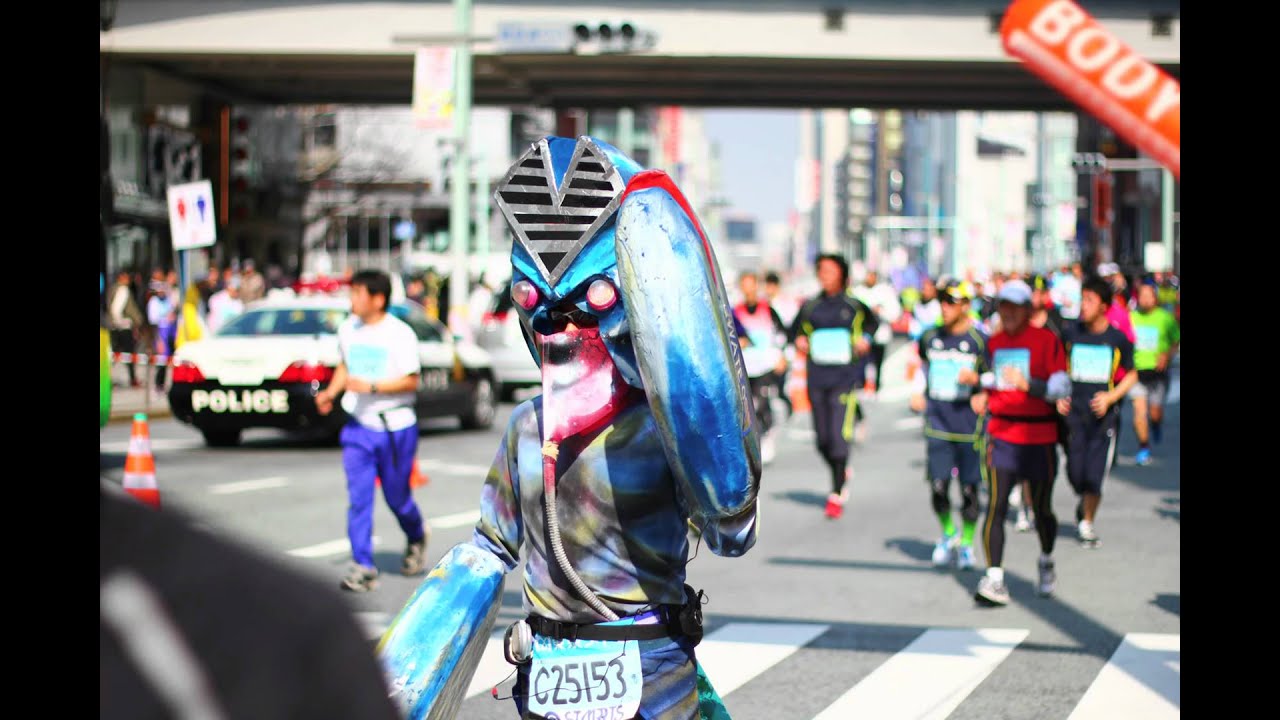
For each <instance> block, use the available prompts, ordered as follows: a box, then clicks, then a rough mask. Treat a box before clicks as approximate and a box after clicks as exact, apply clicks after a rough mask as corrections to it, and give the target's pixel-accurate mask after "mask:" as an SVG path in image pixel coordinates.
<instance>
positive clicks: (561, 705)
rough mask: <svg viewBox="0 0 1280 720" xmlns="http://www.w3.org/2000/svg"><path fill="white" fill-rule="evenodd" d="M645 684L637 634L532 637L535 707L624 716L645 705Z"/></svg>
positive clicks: (554, 713)
mask: <svg viewBox="0 0 1280 720" xmlns="http://www.w3.org/2000/svg"><path fill="white" fill-rule="evenodd" d="M643 689H644V684H643V679H642V674H641V668H640V644H639V643H638V642H637V641H635V640H577V641H571V640H555V639H553V638H548V637H542V636H535V637H534V639H533V664H532V665H531V666H530V668H529V689H528V691H529V705H528V707H529V711H530V712H531V713H536V714H537V715H539V716H541V717H544V718H552V717H556V718H566V717H591V718H595V717H601V718H605V717H607V718H619V720H625V719H627V718H632V717H635V715H636V713H637V712H638V711H639V710H640V697H641V691H642V690H643Z"/></svg>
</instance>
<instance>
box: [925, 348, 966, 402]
mask: <svg viewBox="0 0 1280 720" xmlns="http://www.w3.org/2000/svg"><path fill="white" fill-rule="evenodd" d="M971 366H972V365H971V364H970V363H965V362H963V361H961V360H956V359H951V358H938V359H937V360H930V361H929V397H931V398H933V399H934V400H945V401H951V400H959V399H961V398H964V397H967V396H968V394H969V392H968V391H969V388H968V387H967V386H964V385H961V384H960V381H959V377H960V371H961V370H963V369H964V368H966V367H971Z"/></svg>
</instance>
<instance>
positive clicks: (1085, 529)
mask: <svg viewBox="0 0 1280 720" xmlns="http://www.w3.org/2000/svg"><path fill="white" fill-rule="evenodd" d="M1076 539H1077V540H1079V541H1080V544H1081V545H1082V546H1084V547H1087V548H1096V547H1098V544H1099V540H1098V534H1097V533H1095V532H1094V531H1093V523H1091V522H1089V521H1088V520H1081V521H1080V522H1079V523H1078V524H1077V525H1076Z"/></svg>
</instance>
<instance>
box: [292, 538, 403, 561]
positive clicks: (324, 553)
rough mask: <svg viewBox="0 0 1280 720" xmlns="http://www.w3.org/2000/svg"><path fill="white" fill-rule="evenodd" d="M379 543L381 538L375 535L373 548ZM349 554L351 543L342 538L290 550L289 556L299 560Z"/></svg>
mask: <svg viewBox="0 0 1280 720" xmlns="http://www.w3.org/2000/svg"><path fill="white" fill-rule="evenodd" d="M381 542H382V538H380V537H378V536H377V535H374V536H373V546H374V547H377V546H378V544H379V543H381ZM349 552H351V541H350V540H348V539H347V538H342V539H341V540H330V541H329V542H322V543H318V544H316V545H308V546H307V547H304V548H298V549H297V550H290V551H289V554H290V555H292V556H294V557H301V558H322V557H329V556H330V555H340V554H342V553H349Z"/></svg>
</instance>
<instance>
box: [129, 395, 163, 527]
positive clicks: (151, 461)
mask: <svg viewBox="0 0 1280 720" xmlns="http://www.w3.org/2000/svg"><path fill="white" fill-rule="evenodd" d="M124 490H125V492H127V493H129V494H130V495H132V496H134V497H136V498H138V499H139V500H141V501H142V502H144V503H146V504H147V505H150V506H151V507H153V508H156V509H157V510H158V509H160V488H159V487H157V486H156V459H155V456H153V455H152V454H151V431H150V430H149V429H147V416H146V415H145V414H144V413H138V414H136V415H134V416H133V430H131V431H130V432H129V454H128V455H127V456H125V460H124Z"/></svg>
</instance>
